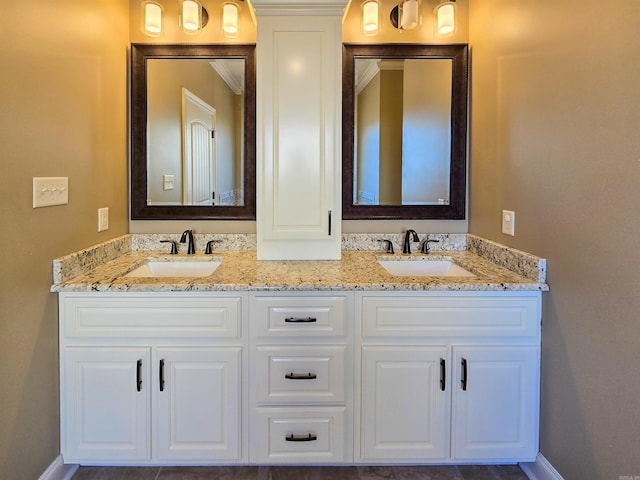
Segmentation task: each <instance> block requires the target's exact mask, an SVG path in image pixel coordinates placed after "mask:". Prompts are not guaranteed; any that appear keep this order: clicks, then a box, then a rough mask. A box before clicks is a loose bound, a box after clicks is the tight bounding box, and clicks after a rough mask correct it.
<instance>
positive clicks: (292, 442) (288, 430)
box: [253, 407, 346, 464]
mask: <svg viewBox="0 0 640 480" xmlns="http://www.w3.org/2000/svg"><path fill="white" fill-rule="evenodd" d="M345 410H346V408H345V407H286V408H279V407H265V408H258V409H257V414H256V425H255V427H256V437H257V438H256V439H255V440H256V443H255V445H254V446H253V448H254V449H255V452H256V453H255V459H256V461H257V462H260V463H283V462H284V463H290V462H296V463H297V462H309V463H312V464H313V463H335V462H344V461H345V445H344V438H345V424H344V423H345V421H344V418H345Z"/></svg>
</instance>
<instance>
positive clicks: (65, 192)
mask: <svg viewBox="0 0 640 480" xmlns="http://www.w3.org/2000/svg"><path fill="white" fill-rule="evenodd" d="M67 203H69V177H33V208H40V207H50V206H52V205H65V204H67Z"/></svg>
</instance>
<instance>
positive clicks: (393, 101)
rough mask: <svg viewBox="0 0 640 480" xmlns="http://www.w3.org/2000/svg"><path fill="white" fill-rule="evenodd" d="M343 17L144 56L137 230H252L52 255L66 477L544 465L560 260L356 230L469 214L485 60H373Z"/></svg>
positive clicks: (293, 22) (384, 55)
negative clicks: (473, 97)
mask: <svg viewBox="0 0 640 480" xmlns="http://www.w3.org/2000/svg"><path fill="white" fill-rule="evenodd" d="M247 3H249V2H247ZM346 3H347V2H346V0H344V1H342V0H328V1H320V2H314V3H313V5H310V4H308V2H299V1H298V0H292V1H285V2H272V1H270V0H252V1H251V2H250V4H251V5H253V7H255V17H256V20H255V21H256V44H255V45H199V44H175V45H166V44H147V43H144V44H132V46H131V104H130V110H131V205H130V207H131V210H130V211H131V220H132V222H138V221H147V220H150V221H160V220H169V219H171V220H180V221H182V222H190V221H194V222H195V221H200V220H209V221H212V220H227V221H238V220H249V221H255V231H256V234H255V235H253V234H252V235H240V234H237V235H234V234H225V235H220V234H216V235H211V234H200V235H192V233H188V232H185V234H183V238H184V239H185V240H186V238H190V239H192V240H190V242H189V244H190V245H192V246H193V248H188V249H187V251H186V253H185V252H184V251H183V250H185V248H184V247H182V248H181V249H178V248H176V251H177V253H174V254H172V253H171V250H172V249H173V248H172V247H178V246H180V245H179V244H178V242H179V239H180V236H179V235H176V234H166V235H156V234H136V233H134V234H131V235H126V236H123V237H120V238H117V239H114V240H111V241H109V242H106V243H103V244H100V245H97V246H95V247H92V248H89V249H87V250H82V251H80V252H77V253H74V254H71V255H68V256H67V257H63V258H61V259H58V260H56V261H54V268H53V271H54V285H53V287H52V291H54V292H58V294H59V322H60V329H59V331H60V385H61V387H60V392H61V393H60V408H61V414H60V418H61V449H62V455H63V458H64V461H65V463H81V464H99V465H171V464H182V465H206V464H229V465H246V464H285V465H286V464H307V465H316V464H334V465H342V464H361V465H362V464H429V463H435V464H445V463H457V464H459V463H516V462H521V461H531V460H534V459H535V457H536V454H537V453H538V418H539V413H538V411H539V389H540V387H539V385H540V381H539V375H540V374H539V370H540V323H541V295H542V292H543V291H545V290H547V285H546V284H545V261H544V259H540V258H537V257H535V256H532V255H529V254H526V253H524V252H520V251H516V250H513V249H510V248H507V247H504V246H502V245H498V244H496V243H493V242H490V241H488V240H485V239H482V238H479V237H475V236H473V235H467V234H450V235H446V234H430V235H429V237H428V238H425V237H424V236H423V235H421V236H422V238H421V239H422V240H423V242H425V241H426V243H423V248H424V253H421V249H420V248H414V252H413V253H408V252H409V250H410V249H411V248H413V247H417V246H416V245H414V244H412V243H411V240H412V239H413V240H414V241H415V240H416V238H417V234H416V233H415V232H413V234H412V235H409V232H407V233H406V234H404V235H402V234H397V235H389V234H384V235H374V234H358V235H356V234H348V235H347V234H343V233H342V226H343V220H368V221H370V220H388V219H394V220H403V219H404V220H407V222H409V221H413V220H416V219H434V220H448V221H452V222H462V223H464V222H465V221H466V220H465V219H466V218H467V216H466V211H465V210H466V205H467V199H466V185H467V180H466V166H467V164H468V158H467V151H468V148H467V124H468V118H467V105H468V96H467V88H468V52H469V49H468V45H466V44H451V45H441V44H438V45H409V44H406V45H400V44H372V43H370V41H369V40H367V42H366V43H367V44H366V45H361V43H362V42H361V40H362V39H360V38H359V37H357V35H356V36H355V38H350V39H349V38H348V35H347V38H345V34H346V33H348V32H344V31H343V25H344V23H343V14H344V15H345V16H346V17H349V15H360V6H359V5H358V6H355V7H354V8H355V10H353V9H351V11H350V12H349V11H347V12H345V7H346V8H347V10H349V9H350V7H349V6H347V5H346ZM132 5H133V4H132ZM353 5H355V4H353ZM132 8H134V7H132ZM210 23H211V22H210ZM213 23H215V22H213ZM347 23H348V22H347ZM350 42H352V43H350ZM212 67H213V68H212ZM200 69H203V70H204V71H205V72H206V74H205V73H203V74H202V76H200V75H199V74H196V73H191V72H196V71H200ZM214 70H215V72H214ZM221 71H226V72H227V73H228V74H221V73H220V72H221ZM233 72H236V73H237V75H236V74H233ZM236 77H237V78H236ZM225 84H226V85H228V86H229V87H230V88H225V87H224V85H225ZM215 85H217V87H216V88H217V89H216V88H213V86H215ZM232 86H233V87H234V88H231V87H232ZM436 86H438V88H436ZM227 90H228V91H227ZM399 91H405V92H406V93H405V95H406V98H405V99H402V98H400V99H398V97H397V92H399ZM222 92H226V93H224V94H222ZM179 99H182V105H191V104H193V105H195V104H198V105H200V106H201V107H202V108H203V109H204V110H207V111H209V110H210V109H209V110H208V109H206V108H204V105H209V106H211V107H215V109H216V110H215V111H216V112H217V113H216V116H215V118H216V122H217V129H218V131H219V132H226V133H219V134H216V135H213V129H211V128H210V127H209V126H208V123H207V124H206V125H207V126H206V128H205V127H202V128H204V129H205V130H206V132H205V133H204V134H202V135H200V134H201V133H202V132H203V131H204V130H202V128H198V129H193V128H191V127H192V126H193V125H194V124H195V123H198V122H196V121H195V120H194V122H193V124H192V123H189V122H188V121H186V120H185V119H186V118H187V117H188V118H191V117H189V116H188V115H186V114H184V112H182V115H181V111H180V108H179V105H180V102H179V101H178V100H179ZM195 99H199V100H197V101H196V100H195ZM383 105H384V106H383ZM301 106H303V108H301ZM381 106H383V107H381ZM184 108H185V111H187V108H186V107H184ZM391 111H393V112H394V115H391ZM207 115H208V117H211V114H210V113H209V114H207ZM183 117H184V118H183ZM208 117H207V118H208ZM391 117H393V118H394V119H396V120H394V121H395V122H396V124H395V126H394V125H391V123H390V122H387V121H386V119H389V118H391ZM410 118H414V119H418V121H417V122H416V123H415V124H414V126H413V128H409V129H407V130H408V131H409V133H411V135H410V136H409V137H407V138H405V136H403V135H402V129H399V128H397V125H400V124H401V123H402V122H404V123H402V124H406V122H407V121H408V119H410ZM436 118H437V119H438V121H437V122H434V121H433V120H434V119H436ZM427 119H428V121H427ZM383 120H384V121H383ZM200 123H202V124H203V125H204V124H205V123H204V122H200ZM425 125H426V126H427V127H425ZM367 129H368V131H375V132H376V134H375V135H373V136H371V135H369V136H368V137H367V136H365V135H363V133H364V132H365V131H367ZM189 132H190V133H189ZM194 132H197V133H198V134H197V135H196V134H195V133H194ZM213 137H215V146H214V145H213V144H212V142H213V141H212V138H213ZM205 138H206V142H204V139H205ZM367 138H369V142H368V143H367ZM372 139H373V141H372ZM199 141H202V142H203V144H205V143H206V145H207V147H206V148H204V149H202V150H199V151H200V152H213V151H215V152H216V155H215V168H214V166H213V164H212V162H211V159H210V158H208V157H207V156H205V155H204V154H203V155H194V154H193V151H192V149H190V148H187V147H188V145H192V144H195V143H194V142H199ZM198 145H199V143H198ZM388 146H393V148H387V147H388ZM383 147H384V148H383ZM405 147H407V148H405ZM409 147H410V148H409ZM383 150H384V152H383ZM378 151H379V152H380V155H377V154H376V152H378ZM205 157H206V158H205ZM203 165H205V166H206V168H205V169H204V170H202V171H207V172H209V173H208V174H202V175H200V176H197V175H195V173H194V172H196V171H200V170H198V168H200V167H202V166H203ZM220 167H224V168H220ZM214 171H215V175H214V174H213V172H214ZM214 178H215V181H214ZM196 187H197V188H196ZM455 227H456V228H454V230H457V231H460V230H463V231H466V229H467V225H455ZM205 228H206V227H205ZM130 229H131V230H132V231H135V230H136V229H137V228H136V225H135V224H130ZM218 230H219V229H218ZM403 240H404V244H405V245H404V248H402V245H403ZM428 240H429V241H431V242H429V241H428ZM392 246H395V251H396V252H400V251H405V252H406V253H392V252H393V251H394V249H392V248H391V247H392ZM428 247H431V250H432V251H431V252H429V253H427V251H428ZM207 251H210V253H205V252H207Z"/></svg>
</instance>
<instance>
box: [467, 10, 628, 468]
mask: <svg viewBox="0 0 640 480" xmlns="http://www.w3.org/2000/svg"><path fill="white" fill-rule="evenodd" d="M638 25H640V3H638V2H630V1H628V0H612V1H610V2H604V3H603V2H601V1H596V0H563V1H561V2H540V1H539V0H521V1H518V2H513V1H507V0H492V1H479V0H472V1H471V2H470V33H469V34H470V43H471V49H472V58H473V61H472V64H473V75H472V77H473V81H472V99H473V100H472V105H471V111H472V129H471V138H472V151H471V219H470V231H471V232H472V233H475V234H478V235H482V236H485V237H488V238H491V239H493V240H496V241H499V242H502V243H506V244H508V245H512V246H515V247H517V248H521V249H524V250H527V251H531V252H534V253H535V254H537V255H541V256H543V257H546V258H547V259H548V261H549V272H548V282H549V284H550V287H551V292H550V293H548V294H544V306H543V324H542V331H543V340H542V342H543V343H542V398H541V403H542V419H541V452H542V454H543V455H544V456H545V457H546V458H547V459H548V460H549V461H550V462H551V463H552V464H553V465H554V466H555V467H556V469H557V470H558V471H559V472H560V474H561V475H562V476H563V477H564V478H565V479H567V480H572V479H587V478H588V479H593V480H597V479H618V478H619V476H623V475H631V476H634V475H636V476H637V475H640V455H638V452H640V435H639V434H638V432H640V413H639V412H640V369H639V368H638V358H640V346H639V345H640V344H639V339H640V321H639V320H640V317H639V316H638V312H640V293H639V292H640V254H639V253H638V238H639V236H640V214H639V213H638V206H639V205H640V135H639V134H638V128H639V126H640V97H639V94H638V86H639V85H640V62H638V51H640V35H638ZM502 209H510V210H515V212H516V224H515V226H516V236H515V237H509V236H506V235H503V234H502V233H501V231H500V226H501V225H500V214H501V210H502Z"/></svg>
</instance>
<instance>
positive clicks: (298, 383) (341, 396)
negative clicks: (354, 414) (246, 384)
mask: <svg viewBox="0 0 640 480" xmlns="http://www.w3.org/2000/svg"><path fill="white" fill-rule="evenodd" d="M345 350H346V347H345V346H344V345H318V346H316V345H305V346H293V345H284V346H265V345H260V346H258V347H257V348H256V357H255V358H256V377H257V378H256V385H255V386H256V389H257V395H256V397H257V401H258V402H321V403H330V402H333V403H342V402H344V401H345V398H346V397H345Z"/></svg>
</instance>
